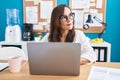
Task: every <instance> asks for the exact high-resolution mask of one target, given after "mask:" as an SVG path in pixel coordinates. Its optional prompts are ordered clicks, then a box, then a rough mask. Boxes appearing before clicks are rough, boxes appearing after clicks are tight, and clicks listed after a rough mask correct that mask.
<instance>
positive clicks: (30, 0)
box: [25, 0, 34, 1]
mask: <svg viewBox="0 0 120 80" xmlns="http://www.w3.org/2000/svg"><path fill="white" fill-rule="evenodd" d="M25 1H34V0H25Z"/></svg>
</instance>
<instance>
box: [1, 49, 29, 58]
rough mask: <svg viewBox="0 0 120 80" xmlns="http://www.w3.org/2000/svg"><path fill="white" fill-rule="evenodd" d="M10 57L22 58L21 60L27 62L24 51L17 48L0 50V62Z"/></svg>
mask: <svg viewBox="0 0 120 80" xmlns="http://www.w3.org/2000/svg"><path fill="white" fill-rule="evenodd" d="M12 56H22V59H23V60H27V58H26V56H25V53H24V51H23V50H22V49H20V48H18V47H2V48H0V60H8V58H9V57H12Z"/></svg>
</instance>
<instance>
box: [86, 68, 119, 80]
mask: <svg viewBox="0 0 120 80" xmlns="http://www.w3.org/2000/svg"><path fill="white" fill-rule="evenodd" d="M88 80H120V69H116V68H107V67H99V66H93V67H92V69H91V71H90V74H89V77H88Z"/></svg>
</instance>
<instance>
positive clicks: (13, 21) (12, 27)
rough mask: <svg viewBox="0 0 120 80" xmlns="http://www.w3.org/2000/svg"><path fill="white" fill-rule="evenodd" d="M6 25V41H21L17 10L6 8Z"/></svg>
mask: <svg viewBox="0 0 120 80" xmlns="http://www.w3.org/2000/svg"><path fill="white" fill-rule="evenodd" d="M6 12H7V27H6V31H5V41H6V42H19V41H21V29H20V26H19V24H20V21H19V10H17V9H7V10H6Z"/></svg>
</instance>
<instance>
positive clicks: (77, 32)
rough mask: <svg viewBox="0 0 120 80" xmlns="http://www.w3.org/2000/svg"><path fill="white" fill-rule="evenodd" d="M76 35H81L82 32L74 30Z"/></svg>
mask: <svg viewBox="0 0 120 80" xmlns="http://www.w3.org/2000/svg"><path fill="white" fill-rule="evenodd" d="M75 33H76V34H83V32H82V31H81V30H75Z"/></svg>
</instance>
